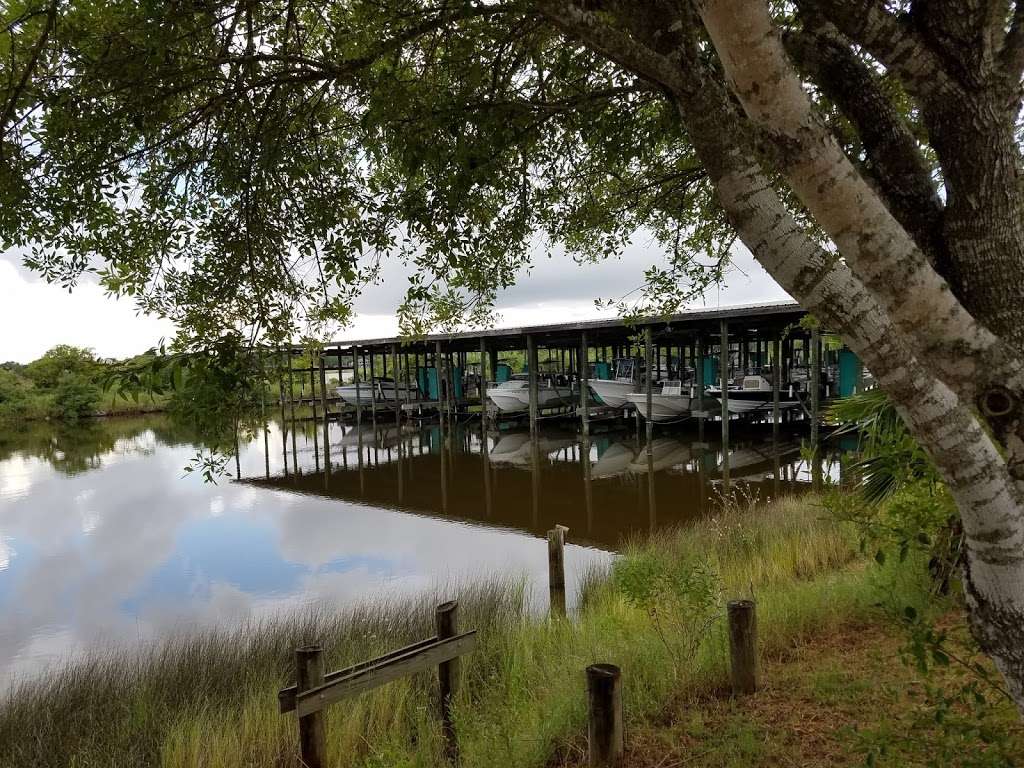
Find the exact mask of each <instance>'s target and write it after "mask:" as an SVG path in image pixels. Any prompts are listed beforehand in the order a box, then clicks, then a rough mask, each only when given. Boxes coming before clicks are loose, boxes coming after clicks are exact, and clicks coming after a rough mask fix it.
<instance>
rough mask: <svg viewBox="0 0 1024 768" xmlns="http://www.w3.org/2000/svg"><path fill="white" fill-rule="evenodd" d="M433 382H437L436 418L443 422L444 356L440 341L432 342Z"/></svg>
mask: <svg viewBox="0 0 1024 768" xmlns="http://www.w3.org/2000/svg"><path fill="white" fill-rule="evenodd" d="M434 380H435V381H436V382H437V416H438V419H440V420H441V421H444V417H445V409H444V395H445V391H444V354H443V353H442V352H441V342H440V341H437V342H434Z"/></svg>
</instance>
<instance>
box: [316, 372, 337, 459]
mask: <svg viewBox="0 0 1024 768" xmlns="http://www.w3.org/2000/svg"><path fill="white" fill-rule="evenodd" d="M339 365H340V364H339ZM320 402H321V404H322V405H323V409H324V471H325V472H330V471H331V429H330V427H331V412H330V409H329V406H328V403H327V364H326V363H325V362H324V356H323V355H320Z"/></svg>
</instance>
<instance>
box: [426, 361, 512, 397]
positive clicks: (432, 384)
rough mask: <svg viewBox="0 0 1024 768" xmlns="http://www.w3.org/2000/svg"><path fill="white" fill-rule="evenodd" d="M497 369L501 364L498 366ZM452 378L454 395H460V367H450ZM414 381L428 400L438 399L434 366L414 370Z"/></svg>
mask: <svg viewBox="0 0 1024 768" xmlns="http://www.w3.org/2000/svg"><path fill="white" fill-rule="evenodd" d="M498 367H499V369H500V368H501V366H498ZM452 379H453V384H454V385H455V397H456V398H460V397H462V369H461V368H458V367H455V368H453V369H452ZM416 381H417V383H418V384H419V387H420V392H423V393H425V394H426V396H427V399H428V400H438V399H439V397H438V392H439V391H440V390H439V389H438V386H437V369H436V368H420V369H418V370H417V371H416Z"/></svg>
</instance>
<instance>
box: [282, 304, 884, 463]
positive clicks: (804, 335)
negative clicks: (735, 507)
mask: <svg viewBox="0 0 1024 768" xmlns="http://www.w3.org/2000/svg"><path fill="white" fill-rule="evenodd" d="M806 317H807V314H806V312H805V311H804V310H802V309H801V308H800V307H799V306H798V305H797V304H795V303H793V302H778V303H771V304H759V305H748V306H739V307H723V308H719V309H710V310H694V311H687V312H683V313H680V314H676V315H673V316H671V317H667V318H666V317H660V318H648V319H641V320H637V321H634V322H632V323H631V324H627V323H625V322H624V321H621V320H599V321H588V322H578V323H563V324H557V325H545V326H534V327H530V328H511V329H504V330H482V331H466V332H460V333H450V334H435V335H430V336H426V337H421V338H415V339H405V338H401V337H394V338H382V339H367V340H361V341H343V342H330V343H328V344H325V345H323V346H320V347H316V346H315V345H314V347H312V348H311V347H308V346H307V347H292V348H283V349H281V350H280V351H279V352H278V359H279V360H280V362H281V382H280V393H281V395H280V406H281V415H282V418H283V419H286V420H290V421H292V422H293V423H295V422H301V421H310V420H311V421H314V422H317V423H322V424H324V425H326V424H327V423H329V422H341V423H343V424H357V425H358V424H361V423H362V422H363V420H364V419H366V420H368V421H370V422H372V423H373V424H377V422H378V419H384V420H388V421H393V422H395V423H401V422H403V421H412V422H429V421H437V420H439V419H444V420H447V421H449V422H452V423H457V422H461V421H465V420H467V419H474V418H481V419H482V420H483V421H485V422H486V423H489V424H498V423H502V422H522V423H523V424H524V425H526V426H529V428H530V431H531V432H535V431H536V430H537V427H538V424H540V423H541V422H547V421H574V422H576V423H577V424H578V425H579V427H580V429H581V430H582V431H583V432H584V433H588V432H589V430H590V427H591V424H599V423H602V422H614V423H626V424H629V423H634V422H635V424H636V427H637V428H639V426H640V423H641V421H642V412H643V413H653V414H654V417H655V421H654V422H648V423H647V425H646V432H647V433H648V437H649V436H650V433H651V432H652V431H653V429H654V428H655V426H657V419H658V418H660V416H659V415H658V411H657V410H655V406H654V401H655V399H656V398H665V397H669V396H670V397H679V398H683V399H685V402H686V406H685V407H681V408H680V410H679V412H678V413H679V418H678V419H676V420H677V421H678V420H682V419H687V418H693V419H696V421H697V422H698V425H699V426H698V429H699V430H700V431H701V434H702V435H703V430H704V425H705V423H706V422H718V426H717V427H716V431H717V430H720V431H721V439H722V442H723V443H724V444H725V445H728V440H729V428H730V424H731V423H736V422H740V421H762V422H770V423H772V424H774V425H776V428H777V426H778V425H780V424H784V423H788V422H794V421H803V422H809V423H810V425H811V446H812V448H815V449H816V446H817V444H818V429H817V425H818V423H819V421H820V416H821V406H822V404H823V403H824V402H827V401H828V400H829V399H830V398H833V397H838V396H844V395H848V394H850V393H851V392H855V391H858V390H860V389H862V388H863V387H864V376H865V373H864V371H863V369H862V368H861V366H860V364H859V362H858V361H857V360H856V358H855V357H853V355H852V353H851V352H849V350H846V349H845V348H843V347H842V344H841V342H840V341H839V340H837V339H835V338H834V337H832V336H829V335H828V334H825V335H824V339H825V341H824V342H823V336H822V333H821V332H820V331H819V330H818V328H816V327H805V326H810V325H811V324H809V323H804V322H802V321H803V320H804V319H805V318H806ZM622 360H629V361H632V363H633V365H632V367H631V371H633V373H632V374H631V375H632V376H634V377H635V381H634V384H635V386H634V387H633V390H632V391H634V392H641V393H642V394H643V395H645V396H646V397H645V398H644V397H641V398H640V399H639V401H638V402H639V403H640V405H642V406H646V407H644V408H640V407H637V406H636V405H635V404H634V403H633V402H629V403H627V404H626V405H625V406H623V405H618V404H613V405H609V404H608V403H605V402H603V401H602V400H601V399H600V397H599V396H597V395H596V394H595V391H594V389H593V388H592V386H591V385H592V384H594V382H595V380H601V379H610V378H614V377H615V376H616V370H615V363H616V361H622ZM524 374H525V377H524V378H525V379H526V382H525V384H524V386H523V389H522V393H523V394H522V396H521V397H523V398H525V399H524V402H523V406H522V408H521V409H520V410H508V409H506V410H502V409H499V408H498V407H497V406H496V405H495V404H494V403H493V402H492V401H491V399H490V397H489V392H490V391H491V389H492V388H493V387H495V386H496V385H497V384H498V383H501V382H504V381H507V380H509V378H510V377H514V376H516V375H524ZM620 380H621V379H620ZM627 382H628V380H627ZM673 383H674V384H675V385H677V386H676V388H674V389H671V392H672V393H673V394H671V395H666V393H668V392H669V389H665V390H664V391H663V386H665V385H669V384H673ZM755 388H756V389H755ZM751 403H753V406H754V407H751ZM286 406H287V408H286ZM325 444H326V438H325ZM324 462H325V464H326V465H328V466H329V465H330V462H331V458H330V455H329V450H328V449H325V454H324ZM723 480H724V481H725V482H726V483H728V481H729V468H728V466H726V467H725V469H724V472H723Z"/></svg>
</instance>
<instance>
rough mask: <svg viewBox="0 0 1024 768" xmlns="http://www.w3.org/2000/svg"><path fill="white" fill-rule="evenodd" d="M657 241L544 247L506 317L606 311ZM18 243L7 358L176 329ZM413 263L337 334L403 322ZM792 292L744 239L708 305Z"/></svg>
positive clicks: (506, 297)
mask: <svg viewBox="0 0 1024 768" xmlns="http://www.w3.org/2000/svg"><path fill="white" fill-rule="evenodd" d="M662 261H663V255H662V254H661V252H660V251H659V250H658V248H657V246H656V245H653V244H651V243H645V242H640V241H639V240H637V241H636V242H635V243H634V244H632V245H630V246H629V247H628V248H627V249H626V251H625V252H624V253H623V255H622V256H621V257H620V258H616V259H609V260H608V261H605V262H602V263H600V264H586V265H578V264H576V263H575V262H573V261H572V260H571V259H570V258H568V257H566V256H565V255H563V254H560V253H553V254H552V256H551V258H548V256H547V255H545V254H540V253H538V254H536V255H535V257H534V262H533V264H532V265H531V266H530V267H529V269H528V270H524V271H523V272H522V273H521V274H520V276H519V281H518V282H517V283H516V285H514V286H513V287H511V288H509V289H508V290H506V291H504V292H502V293H501V294H500V295H499V297H498V313H499V316H500V317H499V321H498V327H517V326H524V325H543V324H547V323H558V322H567V321H573V320H587V319H596V318H599V317H607V316H609V313H608V312H607V311H604V312H601V311H598V310H597V309H596V307H595V306H594V299H597V298H605V299H608V298H618V297H620V296H623V295H624V294H626V293H628V292H629V291H631V290H633V289H635V288H637V287H638V286H639V285H640V283H641V282H642V281H643V271H644V269H645V268H646V267H649V266H650V265H652V264H655V263H661V262H662ZM18 262H19V257H18V255H17V254H16V253H14V252H7V253H3V254H0V324H2V326H0V327H4V328H17V329H19V332H18V333H5V334H3V336H2V337H0V339H2V341H0V361H2V360H17V361H19V362H28V361H29V360H33V359H35V358H37V357H39V355H41V354H42V353H43V352H45V351H46V350H47V349H49V348H50V347H52V346H53V345H54V344H62V343H63V344H75V345H78V346H84V347H92V348H93V349H95V350H96V352H97V353H98V354H99V355H101V356H103V357H125V356H128V355H133V354H137V353H139V352H143V351H145V350H146V349H149V348H150V347H152V346H154V345H155V344H156V343H157V342H158V341H159V340H160V338H161V337H166V338H170V337H171V336H173V333H174V326H173V325H172V324H171V323H170V322H169V321H166V320H161V319H159V318H155V317H152V316H148V315H141V314H139V313H138V312H137V310H136V308H135V306H134V305H133V304H132V303H131V302H130V301H129V300H126V299H122V300H119V301H118V300H114V299H112V298H111V297H109V296H107V295H105V294H104V292H103V289H102V288H100V286H98V285H96V284H95V283H83V284H81V285H79V286H78V287H76V288H75V290H74V292H73V293H70V294H69V293H68V292H67V291H65V290H63V289H61V288H60V287H59V286H56V285H49V284H47V283H45V282H43V281H41V280H40V279H38V278H37V277H36V276H35V275H32V274H31V273H29V272H28V271H27V270H25V269H24V268H22V267H21V266H20V263H18ZM407 273H408V269H407V268H406V267H405V266H404V265H402V264H401V263H400V262H398V261H394V260H393V261H388V262H385V263H384V265H383V271H382V274H381V281H380V284H379V285H374V286H370V287H368V288H367V289H366V291H364V293H363V295H362V296H361V297H360V298H359V299H358V300H357V301H356V306H355V309H356V311H357V315H356V319H355V323H354V324H353V326H352V327H350V328H346V329H345V330H344V331H342V332H340V333H336V334H333V338H334V339H369V338H380V337H382V336H392V335H395V334H396V333H397V332H398V321H397V319H396V317H395V315H394V310H395V308H396V307H397V306H398V303H399V302H400V301H401V299H402V296H403V295H404V292H405V289H406V287H407V285H408V280H407V277H408V274H407ZM785 298H788V297H787V295H786V293H785V291H783V290H782V289H781V288H780V287H779V286H778V285H777V284H776V283H775V281H774V280H772V278H771V277H769V275H768V274H767V273H766V272H765V271H764V270H763V269H762V268H761V267H760V265H758V264H757V262H755V261H754V259H753V257H752V256H751V255H750V252H749V251H747V249H746V248H744V247H743V246H742V245H740V246H737V247H736V249H735V252H734V254H733V269H732V270H731V271H730V272H729V274H728V275H727V276H726V280H725V284H724V285H722V286H721V287H718V288H715V289H712V290H711V291H709V293H708V294H707V295H706V296H705V298H704V301H703V302H696V303H697V304H704V305H707V306H718V305H728V304H746V303H751V302H756V301H775V300H779V299H785Z"/></svg>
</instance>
